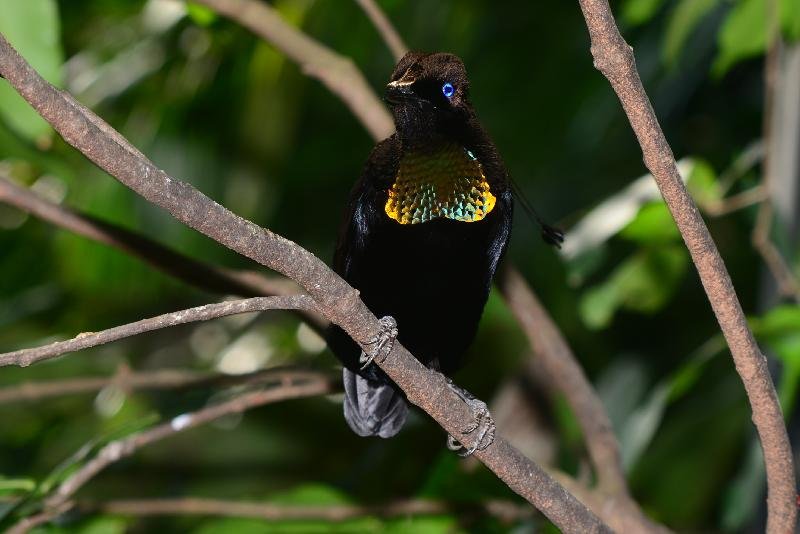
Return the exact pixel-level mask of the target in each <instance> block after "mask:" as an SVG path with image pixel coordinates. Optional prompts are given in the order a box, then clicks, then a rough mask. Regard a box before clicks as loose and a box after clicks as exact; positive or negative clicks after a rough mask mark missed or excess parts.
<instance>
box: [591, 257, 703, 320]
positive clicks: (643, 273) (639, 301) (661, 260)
mask: <svg viewBox="0 0 800 534" xmlns="http://www.w3.org/2000/svg"><path fill="white" fill-rule="evenodd" d="M687 265H688V256H687V254H686V251H685V250H684V249H683V248H682V247H681V246H679V245H674V246H659V247H654V248H652V249H647V250H643V251H641V252H640V253H637V254H635V255H634V256H632V257H630V258H628V259H627V260H626V261H625V262H623V263H622V264H621V265H620V266H619V267H617V268H616V270H615V271H614V272H613V273H612V274H611V276H610V277H609V278H608V280H606V282H604V283H603V284H601V285H599V286H596V287H593V288H591V289H589V290H588V291H587V292H586V293H585V294H584V295H583V297H582V298H581V302H580V314H581V317H582V318H583V321H584V322H585V323H586V325H587V326H589V327H590V328H603V327H605V326H608V324H609V323H610V322H611V318H612V317H613V314H614V312H615V311H616V310H617V309H619V308H625V309H628V310H632V311H637V312H641V313H653V312H655V311H658V310H659V309H660V308H661V307H663V306H664V304H666V302H667V300H668V299H669V298H670V297H671V296H672V293H673V292H674V290H675V288H676V287H677V284H678V282H679V281H680V279H681V277H682V276H683V274H684V272H685V271H686V267H687Z"/></svg>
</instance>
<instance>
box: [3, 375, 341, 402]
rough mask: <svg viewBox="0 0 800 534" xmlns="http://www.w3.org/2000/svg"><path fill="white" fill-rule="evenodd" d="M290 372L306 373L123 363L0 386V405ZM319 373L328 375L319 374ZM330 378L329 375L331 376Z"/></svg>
mask: <svg viewBox="0 0 800 534" xmlns="http://www.w3.org/2000/svg"><path fill="white" fill-rule="evenodd" d="M293 372H299V373H302V375H303V376H307V375H308V373H309V372H308V371H303V370H299V369H298V370H292V369H286V368H276V369H263V370H260V371H254V372H252V373H246V374H242V375H228V374H221V373H203V372H196V371H188V370H185V369H158V370H155V371H133V370H131V369H129V368H127V366H122V367H121V368H120V370H118V371H117V373H115V374H114V375H113V376H108V377H103V376H98V377H77V378H63V379H57V380H46V381H40V382H27V383H22V384H18V385H15V386H7V387H3V388H0V404H6V403H12V402H32V401H42V400H46V399H49V398H53V397H61V396H64V395H77V394H82V393H94V392H97V391H100V390H101V389H103V388H105V387H108V386H116V387H118V388H120V389H121V390H122V391H125V392H131V391H153V390H162V389H184V388H193V387H204V386H229V385H247V386H253V385H257V384H263V383H264V382H268V381H274V380H275V379H276V378H282V377H287V376H288V377H291V376H292V373H293ZM320 376H328V375H327V374H324V375H323V374H322V373H320ZM330 376H331V378H332V375H330Z"/></svg>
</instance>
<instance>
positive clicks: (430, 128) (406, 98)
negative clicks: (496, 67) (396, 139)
mask: <svg viewBox="0 0 800 534" xmlns="http://www.w3.org/2000/svg"><path fill="white" fill-rule="evenodd" d="M468 90H469V82H468V81H467V72H466V69H465V68H464V63H463V62H462V61H461V59H460V58H459V57H458V56H455V55H453V54H445V53H434V54H425V53H421V52H409V53H407V54H406V55H405V56H403V58H402V59H401V60H400V62H399V63H398V64H397V66H396V67H395V69H394V72H393V73H392V77H391V79H390V80H389V84H388V85H387V86H386V102H388V104H389V106H390V107H391V109H392V114H393V115H394V122H395V127H396V128H397V132H398V134H399V135H400V137H401V139H406V140H414V141H419V142H425V141H427V140H429V139H431V138H435V137H445V138H447V137H450V136H451V135H452V134H453V133H454V132H457V131H458V130H459V129H460V128H461V127H463V126H464V124H465V123H466V121H467V120H468V119H469V118H470V116H471V114H472V106H471V104H470V102H469V97H468Z"/></svg>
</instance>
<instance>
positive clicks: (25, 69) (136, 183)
mask: <svg viewBox="0 0 800 534" xmlns="http://www.w3.org/2000/svg"><path fill="white" fill-rule="evenodd" d="M215 1H216V0H215ZM255 5H261V6H265V4H255ZM270 15H273V16H274V13H270ZM281 23H282V24H285V23H283V22H282V21H281ZM284 37H285V36H284ZM0 74H1V75H3V76H4V77H5V78H6V79H7V80H8V81H9V83H10V84H11V85H12V86H13V87H14V88H15V89H16V91H17V92H18V93H19V94H20V95H22V97H23V98H25V99H26V100H27V101H28V103H30V104H31V105H32V106H33V107H34V109H36V111H37V112H38V113H39V114H40V115H41V116H42V117H43V118H44V119H45V120H47V121H48V122H49V123H50V124H51V125H53V127H54V128H55V129H56V131H57V132H59V134H61V136H62V137H63V138H64V140H65V141H66V142H67V143H69V144H71V145H72V146H74V147H75V148H77V149H78V150H80V151H81V152H82V153H83V154H84V155H86V156H87V157H88V158H89V159H90V160H92V161H93V162H94V163H95V164H97V165H98V166H99V167H100V168H102V169H103V170H105V171H106V172H108V173H109V174H111V175H112V176H114V177H115V178H117V179H118V180H119V181H120V182H121V183H123V184H125V185H126V186H128V187H129V188H131V189H132V190H134V191H135V192H137V193H139V194H140V195H142V196H143V197H144V198H146V199H147V200H149V201H150V202H152V203H153V204H155V205H157V206H159V207H161V208H163V209H165V210H166V211H168V212H169V213H171V214H172V215H173V216H174V217H175V218H177V219H178V220H179V221H181V222H183V223H184V224H187V225H188V226H190V227H192V228H194V229H196V230H198V231H200V232H202V233H203V234H205V235H207V236H208V237H211V238H212V239H214V240H216V241H218V242H220V243H222V244H223V245H225V246H227V247H228V248H230V249H232V250H234V251H236V252H239V253H240V254H242V255H244V256H247V257H249V258H250V259H252V260H255V261H257V262H259V263H261V264H262V265H264V266H266V267H269V268H271V269H273V270H276V271H278V272H280V273H282V274H284V275H285V276H288V277H289V278H291V279H292V280H294V281H295V282H297V283H298V284H299V285H301V286H302V287H303V288H304V289H305V290H306V291H308V293H309V294H310V295H311V297H312V298H313V299H314V300H315V301H316V303H317V306H318V311H319V312H320V313H322V314H323V315H324V316H325V317H326V318H327V319H328V320H330V321H332V322H334V323H335V324H337V325H339V326H340V327H341V328H342V329H343V330H344V331H345V332H347V333H348V335H350V337H352V338H353V339H354V340H355V341H356V342H357V343H358V344H359V345H360V346H361V347H362V348H363V349H365V350H370V347H371V344H372V340H374V339H376V338H377V337H378V336H379V335H380V334H381V325H380V323H379V321H378V318H377V317H375V315H374V314H373V313H372V312H371V311H370V310H369V309H368V308H367V307H366V305H365V304H364V303H363V302H362V301H361V300H360V298H359V296H358V291H356V290H355V289H353V288H352V287H350V286H349V285H348V284H347V283H346V282H345V281H344V280H342V279H341V278H340V277H339V276H338V275H336V274H335V273H334V272H333V271H331V270H330V269H329V268H328V267H327V266H326V265H325V264H324V263H323V262H322V261H320V260H319V259H318V258H316V257H315V256H314V255H313V254H311V253H310V252H308V251H306V250H305V249H303V248H302V247H300V246H298V245H297V244H295V243H293V242H291V241H289V240H287V239H285V238H283V237H281V236H278V235H276V234H274V233H272V232H270V231H268V230H265V229H263V228H260V227H259V226H257V225H255V224H254V223H252V222H250V221H246V220H245V219H242V218H241V217H238V216H236V215H235V214H233V213H231V212H230V211H229V210H227V209H225V208H224V207H223V206H221V205H219V204H217V203H216V202H214V201H212V200H211V199H209V198H208V197H206V196H205V195H203V194H202V193H200V192H199V191H197V190H196V189H194V188H193V187H192V186H191V185H189V184H187V183H185V182H181V181H178V180H176V179H174V178H173V177H171V176H169V175H168V174H167V173H165V172H164V171H163V170H161V169H159V168H158V167H156V166H155V165H154V164H153V163H152V162H151V161H149V160H148V159H147V158H145V157H143V156H142V155H141V153H139V152H138V151H137V150H132V149H131V148H130V147H129V146H128V145H129V143H127V142H126V141H125V142H121V141H120V140H119V139H118V137H121V136H120V134H118V133H113V134H112V133H110V132H109V130H113V129H112V128H111V126H109V125H108V124H106V123H104V122H103V121H102V119H100V118H99V117H97V116H96V115H94V114H93V113H91V111H89V110H87V109H86V108H84V107H82V106H77V105H75V104H74V99H72V98H71V97H68V96H65V93H64V92H62V91H59V90H58V89H56V88H55V87H53V86H52V85H50V84H49V83H47V82H46V81H45V80H44V79H43V78H42V77H41V76H39V75H38V73H36V71H35V70H33V68H32V67H31V66H30V65H29V64H28V63H27V62H26V61H25V60H24V59H23V58H22V57H21V56H20V55H19V54H18V53H17V52H16V50H14V49H13V47H12V46H11V45H10V44H9V43H8V41H7V40H6V39H5V38H4V37H0ZM376 363H378V365H379V366H380V367H381V368H382V369H383V371H385V372H386V374H387V375H388V376H389V377H390V378H391V379H392V380H393V381H394V382H395V383H396V384H397V385H398V386H399V387H400V388H401V389H402V390H403V391H404V392H405V393H406V396H407V398H408V399H409V401H411V402H412V403H413V404H416V405H417V406H419V407H420V408H422V409H423V410H424V411H425V412H427V413H428V414H429V415H431V416H432V417H433V418H434V419H435V420H436V421H437V422H438V423H439V424H440V425H441V426H442V427H443V428H444V429H445V430H446V431H447V432H448V433H449V434H451V435H461V433H462V431H463V429H465V428H468V427H469V426H470V424H471V423H472V421H473V419H474V417H473V415H472V413H471V412H470V410H469V409H468V407H467V406H466V405H465V404H464V403H463V401H461V399H460V398H459V397H458V396H457V395H456V394H455V393H454V392H453V391H452V390H451V389H450V388H448V387H447V384H446V381H445V378H444V376H442V375H441V374H440V373H438V372H436V371H433V370H431V369H428V368H426V367H425V366H424V365H422V363H421V362H420V361H419V360H417V359H415V358H414V357H413V356H412V355H411V354H410V353H409V352H408V351H407V350H406V349H405V348H404V347H403V346H402V344H401V343H399V342H395V343H394V344H393V345H392V348H391V351H390V353H389V354H388V356H387V357H386V358H385V359H383V360H382V361H380V362H376ZM461 441H462V443H463V442H466V445H470V443H469V441H470V436H466V437H464V438H463V439H462V440H461ZM475 456H476V457H477V458H478V459H480V460H481V461H482V462H483V463H484V464H486V465H487V467H489V468H490V469H491V470H492V471H493V472H494V473H495V474H496V475H497V476H498V477H499V478H500V479H502V480H503V481H504V482H505V483H506V484H507V485H508V486H509V488H511V489H512V490H513V491H515V492H517V493H518V494H519V495H521V496H522V497H524V498H525V499H526V500H528V501H529V502H530V503H531V504H533V505H534V506H536V507H537V508H538V509H539V510H540V511H541V512H542V513H544V514H545V515H546V516H547V517H548V518H549V519H550V520H551V521H552V522H553V523H555V524H556V525H557V526H559V527H560V528H561V529H562V530H564V531H566V532H608V531H609V529H608V527H606V526H605V525H604V524H603V523H602V522H601V521H600V520H599V519H598V518H597V517H596V516H595V515H594V514H593V513H591V512H590V511H589V510H587V509H586V507H585V506H584V505H582V504H581V503H580V502H579V501H578V500H577V499H575V498H574V497H573V496H572V495H571V494H570V493H568V492H567V491H566V490H565V489H564V488H563V487H562V486H560V485H559V484H558V483H556V482H555V481H554V480H553V479H552V478H551V477H550V476H549V475H548V474H547V473H546V472H545V471H544V470H543V469H542V468H541V467H540V466H538V465H537V464H535V463H534V462H531V461H530V460H529V459H527V458H525V457H524V456H523V455H522V454H520V452H519V451H517V450H516V449H514V448H513V447H511V446H510V445H509V444H508V442H506V441H505V440H504V439H503V438H502V437H501V436H497V437H496V439H495V441H494V442H493V443H492V444H491V445H490V446H488V447H487V448H486V449H484V450H482V451H478V452H477V453H476V454H475Z"/></svg>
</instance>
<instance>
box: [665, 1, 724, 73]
mask: <svg viewBox="0 0 800 534" xmlns="http://www.w3.org/2000/svg"><path fill="white" fill-rule="evenodd" d="M718 4H719V0H680V2H679V3H678V5H677V6H676V7H675V9H674V10H673V11H672V14H671V15H670V17H669V21H668V22H667V29H666V31H665V32H664V43H663V45H662V48H661V57H662V59H663V61H664V63H665V64H666V65H668V66H670V67H674V66H675V64H676V63H677V62H678V59H679V58H680V55H681V52H682V51H683V47H684V45H685V44H686V41H687V40H688V38H689V36H690V35H691V34H692V30H694V29H695V28H696V27H697V25H698V24H699V23H700V21H701V20H703V17H704V16H706V15H707V14H708V13H709V11H711V10H712V9H714V7H716V6H717V5H718Z"/></svg>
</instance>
